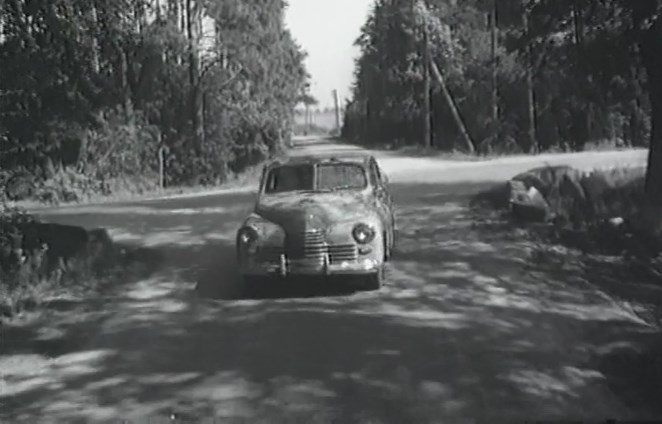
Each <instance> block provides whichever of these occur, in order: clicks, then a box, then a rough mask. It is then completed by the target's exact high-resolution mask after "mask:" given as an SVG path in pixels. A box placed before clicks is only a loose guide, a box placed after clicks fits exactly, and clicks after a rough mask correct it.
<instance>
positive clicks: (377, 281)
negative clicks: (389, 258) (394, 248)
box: [365, 265, 386, 290]
mask: <svg viewBox="0 0 662 424" xmlns="http://www.w3.org/2000/svg"><path fill="white" fill-rule="evenodd" d="M385 273H386V270H385V268H384V265H382V266H380V267H379V270H378V271H377V272H375V273H374V274H370V275H368V276H366V284H365V285H366V289H367V290H379V289H381V288H382V286H383V285H384V280H385Z"/></svg>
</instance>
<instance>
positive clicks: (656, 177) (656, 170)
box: [641, 18, 662, 208]
mask: <svg viewBox="0 0 662 424" xmlns="http://www.w3.org/2000/svg"><path fill="white" fill-rule="evenodd" d="M660 51H662V19H661V18H656V20H655V22H654V23H653V25H652V26H651V27H650V28H649V29H647V30H645V33H644V39H643V42H642V43H641V53H642V56H643V61H644V66H645V67H646V73H647V75H648V91H649V96H650V102H651V122H652V129H651V137H650V145H649V154H648V168H647V171H646V195H647V197H648V200H649V201H650V202H651V205H652V206H655V207H656V208H660V207H662V55H660Z"/></svg>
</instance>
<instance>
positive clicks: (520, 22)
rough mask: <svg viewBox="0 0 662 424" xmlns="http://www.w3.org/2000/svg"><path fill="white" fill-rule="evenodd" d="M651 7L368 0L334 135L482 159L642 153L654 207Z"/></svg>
mask: <svg viewBox="0 0 662 424" xmlns="http://www.w3.org/2000/svg"><path fill="white" fill-rule="evenodd" d="M660 5H661V2H660V1H658V0H639V1H626V0H593V1H580V0H512V1H510V0H509V1H502V0H463V1H456V0H417V1H410V0H377V1H376V2H375V4H374V7H373V9H372V12H371V14H370V16H369V18H368V20H367V22H366V23H365V25H364V26H363V28H362V30H361V35H360V37H359V38H358V39H357V40H356V45H357V46H358V47H359V48H360V52H361V53H360V56H359V58H358V59H357V61H356V71H355V83H354V86H353V96H352V99H351V100H350V101H349V102H348V104H347V113H346V114H345V121H344V126H343V135H344V136H345V137H346V138H348V139H350V140H355V141H357V142H360V143H365V144H372V145H391V146H393V145H395V146H403V145H418V146H424V147H432V148H435V149H439V150H446V151H453V150H456V149H460V150H464V151H467V152H471V153H474V152H476V153H480V154H492V153H500V154H508V153H539V152H549V151H581V150H584V149H590V148H595V147H596V146H598V147H599V146H608V147H612V148H613V147H649V146H650V147H651V149H650V160H649V167H648V176H647V184H646V185H647V192H648V193H649V194H651V195H653V196H652V198H653V199H656V200H657V201H658V202H662V140H660V139H661V138H662V131H661V129H662V105H661V104H660V99H662V55H660V53H659V52H660V51H662V20H661V19H659V18H658V15H659V12H660V9H661V6H660Z"/></svg>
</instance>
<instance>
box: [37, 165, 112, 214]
mask: <svg viewBox="0 0 662 424" xmlns="http://www.w3.org/2000/svg"><path fill="white" fill-rule="evenodd" d="M99 194H101V195H108V194H110V189H109V186H108V185H107V184H105V183H104V182H103V181H99V180H96V179H95V178H93V177H91V176H89V175H85V174H82V173H80V172H77V171H76V170H74V169H73V168H65V169H62V170H60V171H58V172H56V173H55V175H53V176H52V177H51V178H49V179H47V180H46V181H44V182H43V183H41V184H40V186H39V188H38V189H37V190H36V191H35V193H34V196H33V197H34V199H35V200H38V201H40V202H42V203H48V204H55V205H57V204H60V203H63V202H65V203H69V202H81V201H83V200H86V199H89V198H91V197H92V196H94V195H99Z"/></svg>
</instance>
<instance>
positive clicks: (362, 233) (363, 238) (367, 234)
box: [352, 224, 375, 244]
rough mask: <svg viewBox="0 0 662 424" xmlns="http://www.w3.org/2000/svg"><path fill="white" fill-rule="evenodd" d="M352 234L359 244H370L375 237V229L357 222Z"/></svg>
mask: <svg viewBox="0 0 662 424" xmlns="http://www.w3.org/2000/svg"><path fill="white" fill-rule="evenodd" d="M352 236H353V237H354V240H356V242H357V243H359V244H368V243H370V242H371V241H373V240H374V239H375V229H374V228H372V227H371V226H369V225H367V224H357V225H356V226H354V229H353V230H352Z"/></svg>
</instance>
